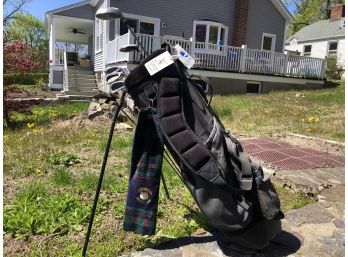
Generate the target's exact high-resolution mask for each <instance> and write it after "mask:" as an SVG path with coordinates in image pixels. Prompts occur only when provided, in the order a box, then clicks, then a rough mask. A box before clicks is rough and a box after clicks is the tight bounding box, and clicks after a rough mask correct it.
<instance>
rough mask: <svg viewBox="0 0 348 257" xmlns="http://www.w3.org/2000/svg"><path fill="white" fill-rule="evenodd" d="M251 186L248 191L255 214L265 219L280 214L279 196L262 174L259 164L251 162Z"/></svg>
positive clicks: (267, 178) (266, 177)
mask: <svg viewBox="0 0 348 257" xmlns="http://www.w3.org/2000/svg"><path fill="white" fill-rule="evenodd" d="M252 170H253V176H254V181H253V188H252V190H251V191H250V199H251V201H252V203H253V209H254V212H255V214H256V215H258V216H261V217H263V218H265V219H269V220H271V219H275V218H277V217H279V215H282V212H281V210H280V200H279V196H278V194H277V192H276V190H275V188H274V186H273V184H272V182H271V180H270V178H269V176H264V173H263V170H262V168H261V166H260V165H259V164H256V163H252Z"/></svg>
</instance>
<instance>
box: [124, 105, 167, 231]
mask: <svg viewBox="0 0 348 257" xmlns="http://www.w3.org/2000/svg"><path fill="white" fill-rule="evenodd" d="M163 150H164V145H163V135H162V132H161V129H160V127H159V123H158V121H157V114H156V110H155V109H151V108H147V109H142V110H140V112H139V115H138V122H137V126H136V129H135V135H134V142H133V149H132V157H131V171H130V178H129V184H128V194H127V201H126V208H125V216H124V222H123V229H124V230H126V231H133V232H136V233H139V234H142V235H153V234H155V231H156V221H157V206H158V198H159V188H160V182H161V171H162V160H163Z"/></svg>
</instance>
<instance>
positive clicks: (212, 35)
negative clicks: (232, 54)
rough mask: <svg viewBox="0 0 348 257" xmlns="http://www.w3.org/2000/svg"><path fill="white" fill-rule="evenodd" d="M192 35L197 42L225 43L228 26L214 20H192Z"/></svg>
mask: <svg viewBox="0 0 348 257" xmlns="http://www.w3.org/2000/svg"><path fill="white" fill-rule="evenodd" d="M193 35H194V36H195V39H196V42H199V43H209V44H217V45H226V44H227V42H225V41H226V39H227V38H228V27H227V26H225V25H223V24H222V23H219V22H215V21H194V22H193Z"/></svg>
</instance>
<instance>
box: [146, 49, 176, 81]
mask: <svg viewBox="0 0 348 257" xmlns="http://www.w3.org/2000/svg"><path fill="white" fill-rule="evenodd" d="M173 63H174V61H173V58H172V56H171V55H170V53H169V52H168V51H165V52H164V53H163V54H160V55H159V56H157V57H155V58H153V59H151V60H150V61H148V62H147V63H145V67H146V69H147V71H148V72H149V73H150V75H151V76H152V75H154V74H156V73H157V72H159V71H160V70H163V69H164V68H166V67H168V66H169V65H171V64H173Z"/></svg>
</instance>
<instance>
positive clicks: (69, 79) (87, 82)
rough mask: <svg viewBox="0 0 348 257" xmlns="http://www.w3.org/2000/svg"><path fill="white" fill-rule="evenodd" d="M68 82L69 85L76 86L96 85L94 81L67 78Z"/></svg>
mask: <svg viewBox="0 0 348 257" xmlns="http://www.w3.org/2000/svg"><path fill="white" fill-rule="evenodd" d="M68 81H69V84H78V85H84V84H93V85H96V84H97V82H96V81H95V79H88V78H81V79H76V78H68Z"/></svg>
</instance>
